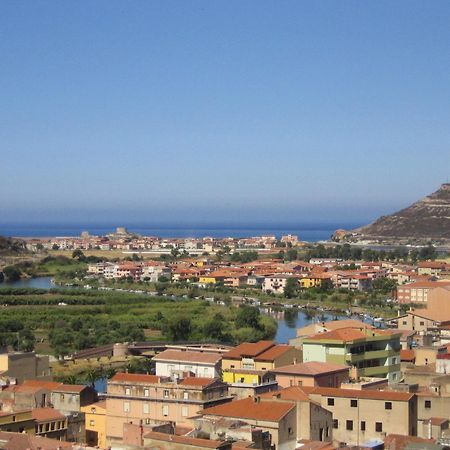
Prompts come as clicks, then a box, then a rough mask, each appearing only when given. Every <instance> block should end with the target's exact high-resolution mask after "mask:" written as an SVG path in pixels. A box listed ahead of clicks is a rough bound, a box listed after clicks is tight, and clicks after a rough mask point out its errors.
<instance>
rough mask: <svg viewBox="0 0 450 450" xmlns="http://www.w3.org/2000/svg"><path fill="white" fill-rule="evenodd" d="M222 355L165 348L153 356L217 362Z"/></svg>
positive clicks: (162, 358)
mask: <svg viewBox="0 0 450 450" xmlns="http://www.w3.org/2000/svg"><path fill="white" fill-rule="evenodd" d="M221 359H222V355H220V354H217V353H209V352H194V351H182V350H171V349H168V350H164V351H163V352H161V353H159V354H158V355H156V356H155V357H154V358H153V361H176V362H180V361H181V362H184V361H186V362H195V363H202V364H213V365H215V364H217V362H218V361H220V360H221Z"/></svg>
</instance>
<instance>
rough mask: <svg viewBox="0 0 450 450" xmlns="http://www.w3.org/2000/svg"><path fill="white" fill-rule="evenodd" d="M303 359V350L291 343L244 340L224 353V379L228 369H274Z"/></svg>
mask: <svg viewBox="0 0 450 450" xmlns="http://www.w3.org/2000/svg"><path fill="white" fill-rule="evenodd" d="M301 360H302V353H301V351H300V350H299V349H296V348H295V347H293V346H290V345H284V344H275V343H274V342H272V341H259V342H255V343H249V342H244V343H242V344H240V345H238V346H237V347H235V348H234V349H232V350H230V351H229V352H227V353H225V354H224V355H223V357H222V370H223V372H224V381H226V376H225V372H226V371H227V370H228V369H250V370H272V369H274V368H275V367H280V366H286V365H288V364H295V363H297V362H298V361H301Z"/></svg>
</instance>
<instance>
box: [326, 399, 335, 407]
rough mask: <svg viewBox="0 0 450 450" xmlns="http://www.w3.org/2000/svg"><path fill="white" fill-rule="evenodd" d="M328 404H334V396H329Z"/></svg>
mask: <svg viewBox="0 0 450 450" xmlns="http://www.w3.org/2000/svg"><path fill="white" fill-rule="evenodd" d="M327 404H328V406H334V398H328V400H327Z"/></svg>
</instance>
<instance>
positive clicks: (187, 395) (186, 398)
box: [183, 391, 189, 400]
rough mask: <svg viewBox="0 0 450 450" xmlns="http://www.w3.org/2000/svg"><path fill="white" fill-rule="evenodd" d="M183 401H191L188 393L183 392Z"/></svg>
mask: <svg viewBox="0 0 450 450" xmlns="http://www.w3.org/2000/svg"><path fill="white" fill-rule="evenodd" d="M183 399H184V400H188V399H189V392H187V391H184V392H183Z"/></svg>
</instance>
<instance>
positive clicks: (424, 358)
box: [414, 347, 447, 366]
mask: <svg viewBox="0 0 450 450" xmlns="http://www.w3.org/2000/svg"><path fill="white" fill-rule="evenodd" d="M414 352H415V354H416V362H415V364H416V366H427V365H428V364H434V363H435V362H436V357H437V355H438V354H439V353H447V349H446V347H441V348H439V347H417V348H416V349H415V350H414Z"/></svg>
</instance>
